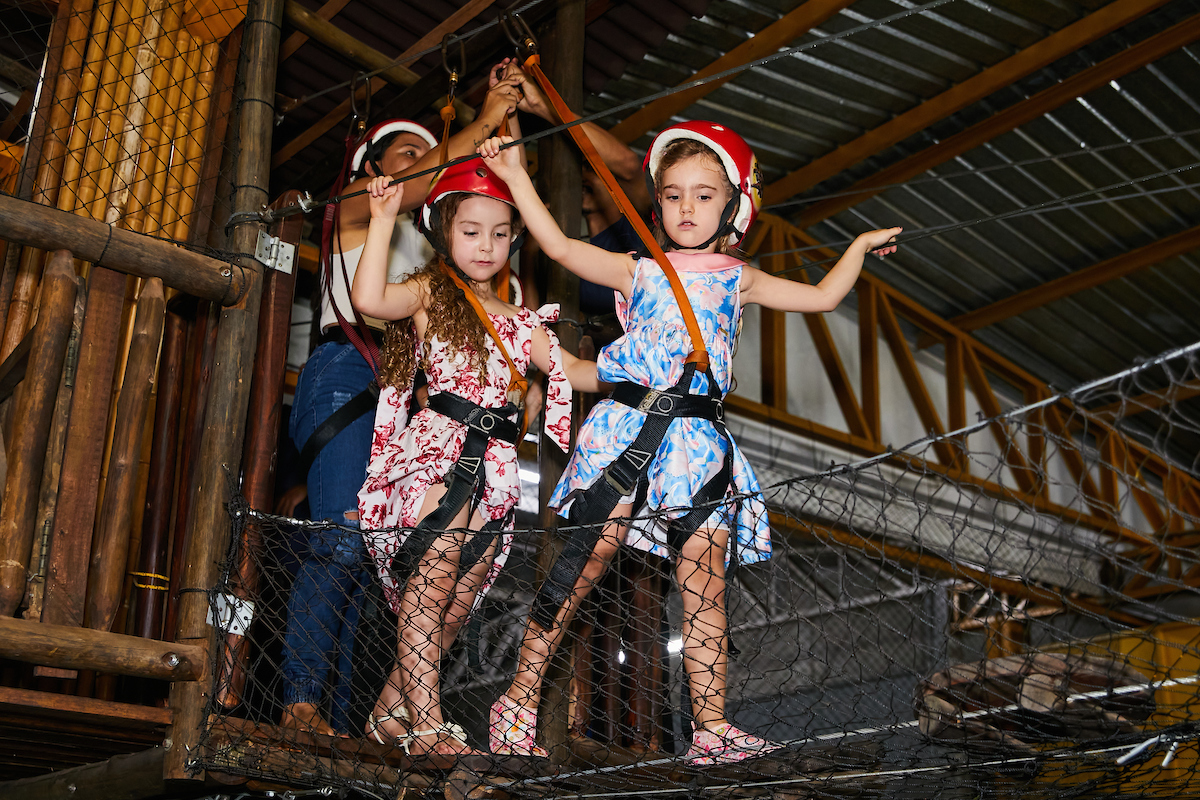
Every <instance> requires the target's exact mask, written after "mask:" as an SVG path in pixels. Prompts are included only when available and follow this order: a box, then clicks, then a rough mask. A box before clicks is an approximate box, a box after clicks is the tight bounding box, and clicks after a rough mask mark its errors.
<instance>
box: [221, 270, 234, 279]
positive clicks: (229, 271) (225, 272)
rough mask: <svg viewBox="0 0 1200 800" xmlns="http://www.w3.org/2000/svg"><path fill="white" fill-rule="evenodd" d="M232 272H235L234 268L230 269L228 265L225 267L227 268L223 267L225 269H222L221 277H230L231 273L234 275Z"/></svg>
mask: <svg viewBox="0 0 1200 800" xmlns="http://www.w3.org/2000/svg"><path fill="white" fill-rule="evenodd" d="M232 274H233V270H231V269H229V268H228V267H227V268H225V269H223V270H221V277H222V278H228V277H229V276H230V275H232Z"/></svg>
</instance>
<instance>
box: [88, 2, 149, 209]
mask: <svg viewBox="0 0 1200 800" xmlns="http://www.w3.org/2000/svg"><path fill="white" fill-rule="evenodd" d="M122 4H124V0H123V3H122ZM128 14H129V22H128V23H127V24H126V25H125V27H124V28H123V29H122V33H123V36H122V38H121V41H120V42H119V46H118V47H116V48H110V49H115V50H116V51H117V52H116V54H114V56H113V63H114V64H115V68H114V70H113V72H114V85H113V86H112V87H110V88H109V91H108V94H109V95H110V96H111V102H112V108H111V110H110V111H109V112H108V113H107V115H106V116H105V118H104V120H103V124H104V127H103V133H104V140H103V142H104V145H103V147H99V146H97V147H96V148H95V149H96V150H97V151H98V152H99V153H100V165H99V172H98V174H97V175H96V177H95V190H94V193H93V195H92V200H91V203H90V205H89V209H88V214H89V215H90V216H91V217H92V219H98V220H104V218H105V217H106V216H107V212H108V198H109V195H110V194H111V193H112V189H113V179H114V178H115V176H116V167H117V155H118V151H119V150H120V149H121V146H122V144H123V139H124V132H125V121H126V119H127V117H128V115H129V114H130V113H131V109H130V108H129V101H130V98H131V97H132V96H133V85H134V82H135V81H136V78H137V76H136V73H135V69H136V67H137V56H138V46H139V45H140V44H141V42H142V41H143V39H144V36H145V28H144V26H145V24H146V21H145V20H146V0H132V4H131V5H130V6H129V9H128ZM118 56H119V57H118Z"/></svg>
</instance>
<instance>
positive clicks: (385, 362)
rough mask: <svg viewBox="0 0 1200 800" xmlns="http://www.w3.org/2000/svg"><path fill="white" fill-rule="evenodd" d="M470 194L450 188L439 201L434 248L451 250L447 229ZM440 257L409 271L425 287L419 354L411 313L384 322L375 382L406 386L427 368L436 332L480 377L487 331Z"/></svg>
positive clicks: (484, 368) (483, 373)
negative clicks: (426, 319) (426, 320)
mask: <svg viewBox="0 0 1200 800" xmlns="http://www.w3.org/2000/svg"><path fill="white" fill-rule="evenodd" d="M470 196H471V195H469V194H466V193H461V192H458V193H455V194H451V195H448V196H446V198H445V199H444V200H442V201H441V202H440V203H438V215H437V227H436V228H435V230H434V232H433V233H434V239H435V249H436V250H438V251H439V252H441V253H447V254H448V253H449V252H450V241H451V230H452V227H453V224H454V217H455V215H456V214H457V213H458V208H459V206H461V205H462V202H463V201H464V200H465V199H467V198H468V197H470ZM516 225H517V220H516V211H515V210H514V212H513V227H514V228H515V227H516ZM441 260H442V256H440V255H438V256H435V257H434V258H433V260H431V261H429V262H428V263H426V264H425V265H424V266H422V267H421V268H420V269H419V270H417V271H416V272H414V273H413V274H412V275H410V276H409V277H408V278H407V280H406V281H405V282H406V283H407V282H408V281H415V280H422V279H424V280H425V281H426V282H427V283H426V287H425V288H424V289H423V290H422V291H423V292H425V293H426V297H425V303H424V305H425V311H426V313H427V315H428V317H429V323H428V325H426V326H425V339H424V341H423V343H422V345H423V346H422V355H421V357H420V360H418V357H417V331H416V326H415V324H414V323H413V320H412V317H405V318H404V319H398V320H395V321H392V322H389V323H388V324H387V329H386V331H385V332H384V336H383V347H382V348H381V349H380V354H379V361H380V364H379V380H380V386H396V387H407V386H410V385H412V381H413V376H414V375H415V374H416V371H417V367H420V368H421V369H425V368H427V362H426V359H427V358H428V356H429V349H430V345H429V343H430V340H431V339H432V338H433V337H434V336H437V337H438V338H439V339H441V340H442V341H443V342H445V343H446V344H447V345H449V347H450V348H451V349H452V350H455V351H457V352H460V353H464V354H466V356H467V360H468V363H469V364H470V365H471V367H472V368H473V369H474V370H475V371H476V372H477V373H478V375H479V380H480V381H481V382H482V381H483V380H484V379H485V377H486V372H487V358H488V357H487V352H488V351H487V340H488V332H487V330H486V329H485V328H484V327H483V322H482V321H481V320H480V319H479V316H478V315H477V314H476V313H475V309H474V308H473V307H472V306H471V303H470V302H469V301H468V300H467V298H466V297H465V296H464V295H463V292H462V290H461V289H459V288H458V286H457V285H456V284H455V282H454V280H453V279H452V278H451V277H450V276H449V275H447V274H446V272H445V271H444V270H443V269H442V267H441ZM446 264H447V265H448V266H449V267H450V269H452V270H454V272H456V273H457V274H458V277H459V278H460V279H462V280H463V281H464V282H465V283H468V284H469V283H470V279H468V278H467V276H466V275H464V274H463V272H462V270H460V269H459V268H458V267H457V266H455V265H454V263H453V262H452V261H451V260H450V258H448V257H447V258H446Z"/></svg>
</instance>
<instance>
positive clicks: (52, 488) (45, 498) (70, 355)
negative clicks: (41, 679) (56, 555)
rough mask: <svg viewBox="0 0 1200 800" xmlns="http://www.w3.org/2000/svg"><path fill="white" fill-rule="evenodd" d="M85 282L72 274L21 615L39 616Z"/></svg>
mask: <svg viewBox="0 0 1200 800" xmlns="http://www.w3.org/2000/svg"><path fill="white" fill-rule="evenodd" d="M85 286H86V284H85V283H84V282H83V279H81V278H78V277H76V278H75V287H76V290H75V308H74V315H73V317H72V318H71V332H70V335H69V337H68V339H67V356H66V360H65V362H64V363H63V370H62V377H61V379H60V380H59V383H58V397H57V398H56V399H55V402H54V420H53V422H51V425H50V441H49V444H47V446H46V463H45V466H44V467H43V469H42V489H41V492H40V493H39V495H38V509H37V517H36V518H35V519H34V540H33V553H32V554H31V555H30V559H29V565H30V571H31V573H32V574H31V576H30V578H29V590H28V592H27V597H28V599H29V606H28V608H26V609H25V619H34V620H36V619H41V618H42V600H43V598H44V597H45V591H46V572H47V567H46V565H47V563H48V560H49V559H48V556H49V554H50V533H51V531H53V530H54V512H55V510H56V509H57V507H58V489H59V483H60V480H61V478H62V465H63V451H64V450H65V449H66V446H67V424H68V423H69V422H70V419H71V399H72V398H73V397H74V396H75V371H76V370H77V369H78V367H79V340H80V339H81V338H82V337H83V317H84V312H85V310H86V309H87V292H86V291H84V288H85Z"/></svg>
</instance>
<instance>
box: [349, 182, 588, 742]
mask: <svg viewBox="0 0 1200 800" xmlns="http://www.w3.org/2000/svg"><path fill="white" fill-rule="evenodd" d="M389 182H390V181H389V179H388V178H387V177H386V176H385V177H383V178H379V179H376V180H375V181H373V182H372V183H371V185H370V194H371V215H372V216H371V226H370V230H369V232H368V234H367V243H366V247H365V249H364V251H363V255H362V260H361V262H360V263H359V267H358V271H357V273H356V275H355V278H354V286H353V289H352V292H351V298H352V300H353V302H354V305H355V307H356V308H358V309H359V310H360V311H361V312H362V313H364V314H368V315H371V316H374V317H379V318H382V319H387V320H395V321H394V322H391V323H390V324H389V326H388V334H387V336H386V338H385V342H384V348H383V356H382V362H383V363H382V365H381V366H382V374H381V380H380V383H381V386H382V389H381V391H380V396H379V405H378V409H377V411H376V417H375V437H374V442H373V443H372V447H371V461H370V464H369V466H368V468H367V480H366V483H365V484H364V485H363V488H362V491H361V492H360V493H359V510H360V513H361V518H362V522H361V525H362V528H363V530H364V535H365V536H366V537H367V549H368V550H369V551H370V552H371V554H372V556H373V557H374V559H375V561H376V563H377V565H378V567H379V575H380V577H381V579H382V581H383V585H384V591H385V595H386V597H387V599H388V601H389V603H390V605H391V607H392V609H393V610H394V611H395V612H396V613H397V614H398V615H399V619H400V626H399V637H398V645H397V648H398V654H397V655H398V658H397V661H396V664H395V666H394V668H393V671H392V674H391V676H390V677H389V679H388V682H387V684H386V685H385V687H384V689H383V692H382V694H381V695H380V698H379V700H378V701H377V703H376V705H375V709H374V711H373V713H372V715H371V718H370V720H369V723H368V732H369V733H371V734H372V735H373V736H374V737H375V738H376V740H377V741H380V742H381V743H382V742H385V741H387V740H388V739H391V740H392V741H394V742H395V743H397V744H398V745H400V746H402V747H404V748H405V749H406V750H411V751H412V752H414V753H438V754H465V753H473V752H475V751H474V750H472V749H471V748H470V747H469V746H468V745H467V744H466V742H465V741H464V738H463V732H462V729H461V728H459V727H458V726H456V725H454V724H453V723H447V722H446V721H445V719H444V717H443V716H442V711H441V701H440V692H439V675H438V664H439V662H440V660H441V656H442V654H443V652H444V651H445V648H446V647H448V646H449V645H450V643H451V642H453V641H454V636H455V634H456V633H457V631H458V629H459V627H460V626H461V625H462V623H463V622H464V621H465V619H466V617H467V615H468V614H469V613H470V611H471V609H472V607H473V606H474V604H475V603H476V601H477V598H478V597H480V596H482V593H483V592H485V591H486V590H487V588H488V587H489V586H490V585H491V583H492V581H493V580H494V578H495V576H496V574H497V573H498V572H499V570H500V568H501V566H502V565H503V563H504V560H505V557H506V556H507V552H508V547H509V543H510V539H511V534H509V535H506V534H504V533H499V534H498V535H497V534H495V533H494V531H495V529H496V528H499V527H502V523H503V521H505V520H506V519H508V518H509V516H510V512H512V510H513V509H514V507H515V506H516V504H517V500H518V498H519V494H520V484H519V482H518V478H517V454H516V443H515V438H516V436H515V431H516V429H517V427H518V426H517V425H516V424H515V419H516V417H517V414H518V408H517V406H516V405H513V402H512V401H513V399H514V398H513V393H514V384H515V383H519V378H518V375H517V373H518V372H519V373H520V375H522V376H523V375H524V373H525V372H526V370H527V369H528V367H529V365H530V364H531V363H532V364H533V365H535V366H537V367H538V368H539V369H540V370H542V371H543V372H544V373H546V375H547V376H549V386H548V389H547V391H546V400H545V419H546V425H545V429H546V433H547V434H548V435H549V436H550V437H551V438H552V439H554V441H555V442H556V443H557V444H558V446H559V447H561V448H562V449H563V450H564V451H566V449H567V447H568V445H569V438H570V424H569V423H570V419H569V415H570V394H571V387H572V386H573V387H574V388H576V389H579V390H582V391H597V390H598V389H599V384H598V382H597V379H596V364H595V363H594V362H591V361H580V360H578V359H576V358H574V357H572V356H571V355H570V354H569V353H566V352H564V351H563V350H562V349H561V348H560V347H559V343H558V339H557V338H556V337H555V335H554V334H553V333H552V332H550V331H549V330H548V329H547V328H546V327H545V326H546V323H548V322H553V321H554V320H555V319H557V316H558V309H557V307H556V306H544V307H543V308H541V309H539V310H538V311H536V312H535V311H532V310H530V309H526V308H519V307H517V306H514V305H511V304H509V303H506V302H504V301H502V300H500V299H499V297H497V296H496V294H495V292H494V291H493V288H492V279H493V278H494V277H495V275H496V274H497V273H498V272H499V271H500V269H501V268H502V267H503V266H504V264H505V262H506V261H507V260H508V257H509V255H510V252H511V251H512V250H513V249H514V246H513V242H514V240H515V239H516V237H517V234H518V233H519V226H520V219H519V217H518V215H517V213H516V209H515V206H514V204H513V200H512V195H511V194H510V193H509V191H508V188H507V186H505V184H504V182H503V181H500V180H497V179H496V177H495V176H494V175H493V174H492V173H491V171H490V170H488V169H487V167H485V166H484V165H483V163H482V161H480V160H478V159H476V160H472V161H468V162H465V163H463V164H459V165H456V166H453V167H449V168H447V169H446V170H445V171H444V172H443V173H442V175H441V176H440V177H439V179H438V180H437V182H436V183H435V184H434V186H433V188H432V189H431V190H430V193H429V196H428V198H427V199H426V201H425V205H424V206H423V207H422V209H421V219H420V225H421V228H422V230H423V231H424V232H425V234H426V236H428V237H429V238H430V241H431V243H432V244H433V246H434V249H435V250H436V251H437V252H438V256H437V257H436V258H434V259H433V260H432V261H431V262H430V263H429V264H427V265H426V266H425V267H424V268H422V269H421V270H420V271H418V272H417V273H415V274H414V275H413V276H412V277H411V278H409V279H408V280H406V281H405V282H404V283H399V284H390V283H387V276H386V274H385V261H386V252H387V241H388V239H387V237H388V236H390V231H391V226H392V224H393V220H394V218H395V216H396V211H397V209H398V208H399V205H400V197H401V191H402V190H401V186H400V185H397V186H388V183H389ZM468 293H469V294H468ZM473 306H474V307H473ZM485 315H486V323H485V321H484V316H485ZM489 328H490V329H491V330H490V331H489V330H488V329H489ZM500 343H502V345H503V350H502V349H501V344H500ZM418 363H419V365H420V366H421V368H422V369H423V370H424V372H425V374H426V375H427V377H428V379H429V384H428V386H429V398H430V399H429V405H428V406H427V407H426V408H424V409H422V410H421V411H419V412H418V413H417V414H416V415H414V417H413V419H412V421H411V423H409V424H408V426H407V427H406V426H405V425H404V421H405V419H406V416H407V409H408V400H409V392H410V390H409V388H408V387H409V386H410V385H411V382H412V381H411V379H412V375H413V372H414V370H415V368H416V367H417V365H418ZM460 420H465V422H466V423H467V424H464V421H460ZM472 426H473V427H474V429H476V430H481V429H483V428H488V430H489V431H491V432H492V433H496V432H497V431H500V430H501V429H507V430H509V434H510V436H509V439H510V440H508V441H506V440H505V438H504V437H503V436H496V437H495V438H488V439H487V446H486V451H485V453H484V455H483V458H482V464H481V465H480V466H481V472H482V477H481V479H480V480H479V485H478V487H476V488H475V489H474V490H473V491H472V492H471V500H470V501H468V502H467V503H466V505H465V506H464V507H463V508H462V509H461V510H459V511H458V512H457V513H455V514H454V516H453V518H451V519H449V520H448V524H444V525H438V526H436V527H437V528H439V529H440V530H439V531H438V532H437V534H436V536H434V534H433V533H432V532H430V533H427V536H433V537H434V538H433V539H432V544H431V545H429V546H428V548H427V549H426V548H425V545H424V543H423V542H422V544H420V545H417V546H416V549H417V550H423V551H424V552H412V551H411V548H410V551H409V552H407V554H406V551H405V547H404V543H405V542H406V541H407V540H408V539H409V538H410V537H412V538H413V540H414V541H420V537H419V536H418V534H417V533H415V532H411V531H405V530H397V528H401V529H403V528H409V529H411V528H414V527H416V526H418V525H419V524H420V522H421V520H422V519H424V518H425V517H426V516H428V515H430V514H432V513H434V512H435V511H436V510H437V509H438V504H439V502H440V501H441V500H442V497H443V495H445V494H446V493H447V491H448V490H447V486H446V484H445V483H444V481H445V479H446V478H447V477H448V476H450V474H451V473H452V472H453V471H454V470H455V469H456V464H458V462H459V460H460V456H463V450H464V442H466V441H467V439H468V430H469V428H471V427H472ZM489 426H490V427H489ZM462 460H463V461H464V462H466V461H468V460H471V459H468V458H467V457H466V456H463V459H462ZM447 513H448V512H447ZM487 523H492V524H491V525H490V526H488V532H485V533H473V532H477V531H481V529H483V528H484V526H485V525H487ZM387 528H391V530H383V529H387ZM468 529H469V530H468ZM479 536H482V537H483V538H482V539H474V537H479ZM489 536H490V537H491V538H490V540H489V538H488V537H489ZM480 551H482V555H481V556H480V554H479V553H480ZM464 553H469V554H471V555H467V556H465V557H464ZM397 556H400V558H397ZM401 561H404V562H405V564H406V565H407V567H408V569H407V570H398V568H397V563H398V562H401ZM468 561H470V562H472V563H467V562H468ZM404 573H407V574H404ZM402 722H407V726H404V725H402V724H401V723H402ZM406 727H407V729H406Z"/></svg>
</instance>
